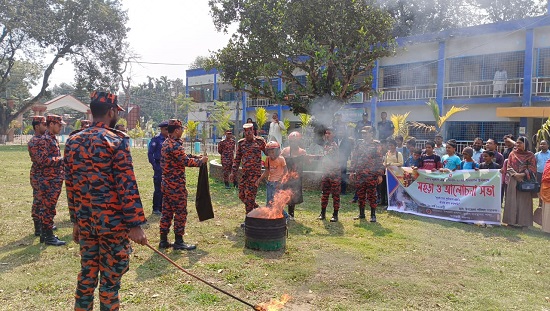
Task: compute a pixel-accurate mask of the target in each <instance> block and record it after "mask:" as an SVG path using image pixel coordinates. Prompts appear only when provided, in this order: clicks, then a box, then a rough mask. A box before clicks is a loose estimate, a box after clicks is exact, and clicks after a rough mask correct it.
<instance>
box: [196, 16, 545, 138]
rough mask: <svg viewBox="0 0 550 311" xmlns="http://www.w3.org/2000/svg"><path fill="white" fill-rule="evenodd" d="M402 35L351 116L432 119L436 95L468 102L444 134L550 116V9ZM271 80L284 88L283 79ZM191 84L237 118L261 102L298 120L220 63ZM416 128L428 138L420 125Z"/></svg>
mask: <svg viewBox="0 0 550 311" xmlns="http://www.w3.org/2000/svg"><path fill="white" fill-rule="evenodd" d="M397 41H398V44H399V49H398V51H397V53H396V55H395V56H393V57H387V58H383V59H379V60H378V61H377V63H376V68H375V69H374V70H373V77H374V79H373V89H375V90H376V92H375V93H374V94H376V95H373V96H367V95H363V94H359V95H358V96H357V97H356V98H354V99H353V100H351V101H350V103H349V104H347V105H345V107H344V108H343V109H344V111H345V112H346V113H345V114H344V115H346V116H348V118H350V117H351V118H353V117H356V118H357V120H358V119H359V115H360V113H361V112H363V111H367V112H369V114H370V117H371V119H372V120H371V121H373V123H374V124H376V122H378V121H379V120H380V113H381V112H382V111H386V112H387V113H388V116H389V115H391V114H392V113H393V114H403V113H405V112H408V111H410V115H409V119H408V120H411V121H420V122H425V123H430V122H432V123H433V116H432V115H431V111H430V110H429V108H428V106H427V105H426V102H427V101H428V100H430V99H433V100H435V101H436V102H437V104H438V106H439V109H440V111H442V114H444V113H445V112H447V111H448V110H449V109H450V108H451V107H452V106H458V107H459V106H467V107H468V108H469V110H467V111H465V112H461V113H458V114H456V115H454V116H453V117H452V118H451V119H450V120H449V121H448V122H447V124H446V125H445V128H444V134H445V135H444V136H445V137H446V138H454V139H457V140H464V141H471V140H473V139H474V138H475V137H477V136H480V137H482V138H483V139H487V138H494V139H496V140H501V139H502V137H503V136H504V135H505V134H508V133H512V134H514V135H518V134H525V135H527V136H531V135H533V134H534V133H536V131H537V130H538V128H539V127H540V125H541V124H542V123H543V122H545V121H546V119H547V118H548V117H549V116H550V15H543V16H538V17H531V18H525V19H522V20H517V21H509V22H500V23H493V24H485V25H479V26H473V27H467V28H460V29H452V30H446V31H442V32H438V33H431V34H424V35H418V36H411V37H406V38H399V39H398V40H397ZM499 69H504V70H505V71H506V73H507V80H506V84H505V87H504V92H503V95H502V97H499V96H496V97H494V92H493V91H494V85H493V79H494V76H495V72H496V71H497V70H499ZM303 78H304V79H305V76H304V77H303ZM272 83H273V84H274V86H276V87H277V88H278V89H279V90H282V89H284V85H283V83H282V81H280V80H279V79H274V80H273V81H272ZM186 87H187V89H186V92H187V94H189V95H190V96H192V97H194V98H195V99H196V100H197V102H199V103H203V102H209V101H212V100H223V101H229V102H233V103H234V106H235V109H234V111H233V113H234V114H235V120H237V121H238V124H242V120H243V119H244V120H246V118H247V117H253V118H254V110H255V108H256V107H265V108H266V109H267V110H268V111H277V112H279V115H281V116H282V117H281V119H283V118H288V119H290V120H291V121H292V123H293V125H294V124H297V122H298V118H297V117H296V116H294V115H293V113H292V112H291V111H289V108H288V107H287V106H284V105H278V104H277V103H274V102H272V101H270V100H268V99H249V98H247V96H246V94H241V93H239V92H235V91H234V90H233V89H232V88H231V86H230V84H229V83H226V82H224V81H223V79H222V77H221V75H220V74H219V73H218V72H217V71H215V70H212V71H210V72H206V71H204V70H202V69H195V70H188V71H187V83H186ZM232 106H233V105H232ZM350 121H351V120H350ZM412 135H413V136H416V137H417V138H420V139H422V138H430V137H427V136H426V134H425V133H422V132H413V133H412Z"/></svg>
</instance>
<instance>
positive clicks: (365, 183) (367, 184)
mask: <svg viewBox="0 0 550 311" xmlns="http://www.w3.org/2000/svg"><path fill="white" fill-rule="evenodd" d="M377 186H378V176H377V175H373V174H369V175H362V174H361V175H357V182H356V185H355V187H356V189H357V198H358V200H357V201H358V202H359V208H365V205H366V203H367V199H368V201H369V205H370V207H372V208H376V206H377V204H376V187H377Z"/></svg>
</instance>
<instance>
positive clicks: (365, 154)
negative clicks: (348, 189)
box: [351, 126, 385, 222]
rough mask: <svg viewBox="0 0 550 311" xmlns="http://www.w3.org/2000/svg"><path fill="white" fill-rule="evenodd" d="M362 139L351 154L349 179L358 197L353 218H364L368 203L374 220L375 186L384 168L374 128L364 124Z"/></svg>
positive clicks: (380, 181)
mask: <svg viewBox="0 0 550 311" xmlns="http://www.w3.org/2000/svg"><path fill="white" fill-rule="evenodd" d="M361 135H362V137H363V139H361V140H359V141H358V142H357V144H356V145H355V149H354V150H353V153H352V156H351V172H352V173H351V179H352V181H354V182H355V188H356V189H357V195H358V198H359V215H358V216H357V217H355V219H365V205H366V201H367V199H368V201H369V205H370V216H371V217H370V221H371V222H376V207H377V203H376V188H377V186H378V185H379V184H380V183H382V176H384V173H385V169H384V165H383V162H382V151H381V150H382V148H381V146H380V143H379V142H378V141H375V140H374V139H373V138H374V135H375V130H374V127H372V126H364V127H363V129H362V130H361Z"/></svg>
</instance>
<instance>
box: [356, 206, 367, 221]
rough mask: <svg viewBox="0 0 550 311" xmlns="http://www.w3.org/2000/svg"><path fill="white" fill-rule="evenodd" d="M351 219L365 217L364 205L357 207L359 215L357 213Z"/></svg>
mask: <svg viewBox="0 0 550 311" xmlns="http://www.w3.org/2000/svg"><path fill="white" fill-rule="evenodd" d="M353 219H355V220H357V219H365V208H364V207H360V208H359V215H357V217H354V218H353Z"/></svg>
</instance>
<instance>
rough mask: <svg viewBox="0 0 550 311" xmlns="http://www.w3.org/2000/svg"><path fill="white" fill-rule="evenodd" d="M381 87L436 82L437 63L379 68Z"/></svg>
mask: <svg viewBox="0 0 550 311" xmlns="http://www.w3.org/2000/svg"><path fill="white" fill-rule="evenodd" d="M380 71H381V73H382V82H383V86H381V87H395V86H403V85H426V84H433V83H436V82H437V62H436V61H431V62H421V63H411V64H400V65H393V66H384V67H381V70H380Z"/></svg>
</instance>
